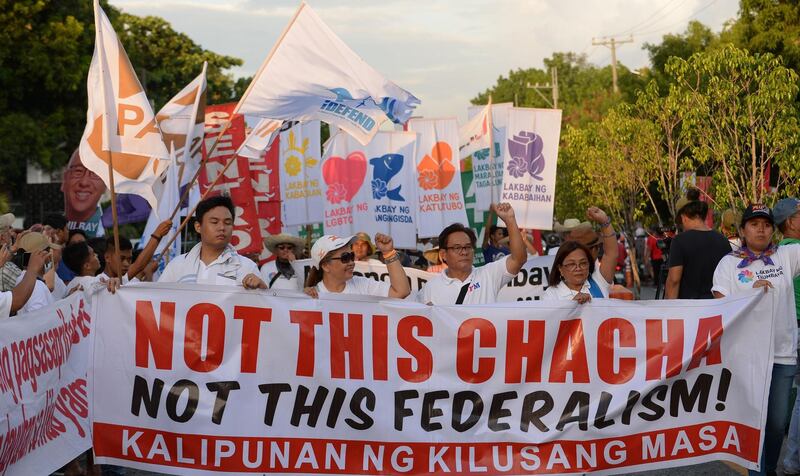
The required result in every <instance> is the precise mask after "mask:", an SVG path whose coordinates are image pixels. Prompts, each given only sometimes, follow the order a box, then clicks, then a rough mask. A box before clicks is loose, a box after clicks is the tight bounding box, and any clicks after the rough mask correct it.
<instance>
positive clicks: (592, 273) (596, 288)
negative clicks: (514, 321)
mask: <svg viewBox="0 0 800 476" xmlns="http://www.w3.org/2000/svg"><path fill="white" fill-rule="evenodd" d="M586 216H588V217H589V219H590V220H592V221H594V222H595V223H598V224H600V233H601V235H598V233H597V232H596V231H594V230H592V229H590V228H587V229H586V230H583V231H580V232H579V233H578V232H573V233H572V235H571V236H570V240H569V241H565V242H564V243H563V244H562V245H561V246H560V247H559V248H558V253H557V254H556V258H555V261H554V262H553V269H552V271H550V276H549V278H548V283H549V286H548V288H547V289H546V290H545V292H544V294H543V295H542V299H543V300H557V299H571V300H574V301H578V303H580V304H583V303H585V302H589V301H590V300H591V299H592V298H598V299H600V298H607V297H608V292H609V289H610V288H611V283H612V282H613V280H614V267H615V266H616V264H617V263H616V262H617V254H618V249H617V235H616V233H615V232H614V227H613V226H611V219H609V218H608V215H606V212H604V211H603V210H601V209H599V208H597V207H589V209H588V210H587V211H586ZM576 233H577V234H576ZM601 237H602V241H601ZM600 246H602V247H603V257H602V258H601V259H600V261H597V258H596V256H597V252H596V251H595V250H599V248H600Z"/></svg>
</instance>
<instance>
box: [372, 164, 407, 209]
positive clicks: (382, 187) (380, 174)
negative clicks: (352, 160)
mask: <svg viewBox="0 0 800 476" xmlns="http://www.w3.org/2000/svg"><path fill="white" fill-rule="evenodd" d="M369 163H370V165H372V167H373V170H372V197H373V198H374V199H375V200H380V199H382V198H383V197H388V198H389V200H395V201H398V202H404V201H405V200H406V199H405V198H403V196H402V195H400V189H401V188H403V186H402V183H397V180H396V178H397V177H398V174H399V173H400V171H401V170H403V156H402V155H400V154H384V155H382V156H380V157H374V158H372V159H369ZM395 184H396V186H395Z"/></svg>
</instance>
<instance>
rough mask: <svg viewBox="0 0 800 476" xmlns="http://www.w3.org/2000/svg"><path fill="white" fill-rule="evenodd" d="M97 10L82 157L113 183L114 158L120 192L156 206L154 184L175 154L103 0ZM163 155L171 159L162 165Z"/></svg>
mask: <svg viewBox="0 0 800 476" xmlns="http://www.w3.org/2000/svg"><path fill="white" fill-rule="evenodd" d="M94 12H95V47H94V55H93V56H92V62H91V65H90V66H89V77H88V78H87V89H88V93H89V108H88V110H87V112H86V129H84V131H83V137H82V138H81V143H80V156H81V162H82V163H83V165H84V166H85V167H86V168H87V169H89V170H91V171H92V172H94V173H95V174H97V175H98V176H100V177H101V178H102V179H103V182H105V184H106V186H109V187H110V177H109V175H108V162H109V160H110V159H111V160H113V167H114V169H113V170H114V182H115V190H116V192H117V193H134V194H137V195H141V196H142V197H144V198H145V199H146V200H147V201H148V202H150V205H151V206H156V199H155V197H154V196H153V191H152V189H151V186H152V184H153V183H154V181H155V180H156V178H157V177H158V175H159V174H160V173H161V171H162V170H163V169H164V167H165V166H166V159H168V158H169V154H168V153H167V149H166V147H165V146H164V141H163V140H162V138H161V133H160V132H159V129H158V126H157V125H156V118H155V115H154V114H153V110H152V108H151V107H150V103H149V102H148V101H147V97H146V96H145V94H144V90H143V89H142V86H141V84H139V80H138V79H137V77H136V73H135V72H134V71H133V68H132V67H131V63H130V61H129V60H128V56H127V55H126V54H125V50H124V49H123V48H122V44H121V43H120V42H119V39H118V38H117V35H116V33H115V32H114V28H113V27H112V26H111V22H109V21H108V18H107V17H106V15H105V13H103V10H101V9H100V5H99V3H98V0H95V1H94ZM159 159H165V163H163V164H159Z"/></svg>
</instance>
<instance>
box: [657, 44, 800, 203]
mask: <svg viewBox="0 0 800 476" xmlns="http://www.w3.org/2000/svg"><path fill="white" fill-rule="evenodd" d="M667 73H668V74H669V75H670V76H671V77H672V79H673V81H674V83H675V84H674V86H673V88H672V89H671V91H670V95H671V96H674V97H676V98H677V100H678V101H680V102H681V103H682V104H683V105H684V108H683V126H684V127H685V128H686V133H687V134H688V137H689V138H690V140H691V153H692V156H693V157H694V159H695V160H696V161H697V163H698V164H700V165H705V166H706V167H707V168H708V169H709V170H711V171H713V173H714V175H713V176H714V190H715V192H716V193H715V200H716V201H717V205H718V207H719V208H720V209H722V208H727V207H731V206H733V207H743V206H745V205H746V204H748V203H753V202H763V201H771V200H772V199H773V198H774V196H773V195H772V194H771V193H770V187H769V183H767V181H766V172H767V171H768V170H769V168H770V167H771V166H772V165H777V166H778V168H779V174H778V175H779V176H778V177H777V190H778V191H779V192H781V193H784V192H785V193H788V194H795V193H796V192H797V189H798V179H800V161H798V135H800V125H799V124H798V119H797V106H796V103H795V102H794V99H795V98H796V97H797V93H798V86H797V79H798V77H797V74H796V73H795V72H794V71H793V70H791V69H789V68H786V67H785V66H783V64H782V62H781V60H780V58H776V57H775V56H773V55H771V54H763V55H761V54H757V55H752V54H750V53H748V52H747V51H745V50H741V49H738V48H736V47H734V46H732V45H727V46H724V47H722V48H719V49H716V50H711V51H708V52H705V53H697V54H694V55H692V57H691V58H689V59H688V60H684V59H681V58H672V59H671V60H670V61H669V63H668V64H667Z"/></svg>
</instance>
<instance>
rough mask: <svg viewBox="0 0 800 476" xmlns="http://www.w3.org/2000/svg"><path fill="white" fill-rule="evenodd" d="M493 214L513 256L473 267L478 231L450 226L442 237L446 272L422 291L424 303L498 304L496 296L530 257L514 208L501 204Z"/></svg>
mask: <svg viewBox="0 0 800 476" xmlns="http://www.w3.org/2000/svg"><path fill="white" fill-rule="evenodd" d="M494 211H495V214H496V215H497V218H499V219H501V220H503V222H504V223H505V225H506V228H507V229H508V236H509V246H508V247H509V249H510V251H511V254H509V255H508V256H504V257H503V258H501V259H499V260H497V261H494V262H492V263H489V264H487V265H485V266H481V267H480V268H474V267H473V266H472V260H473V257H474V256H473V255H474V254H475V243H476V240H477V238H476V236H475V232H474V231H473V230H472V229H470V228H467V227H465V226H464V225H462V224H461V223H454V224H452V225H450V226H448V227H447V228H445V229H444V230H442V233H441V234H440V235H439V258H440V259H441V260H442V261H443V262H445V263H447V269H446V270H444V271H442V272H441V273H440V274H438V275H437V276H435V277H434V278H433V279H431V280H430V281H428V282H427V283H426V284H425V286H424V287H423V288H422V291H421V292H420V294H421V301H422V302H424V303H429V304H490V303H493V302H496V301H497V293H499V292H500V289H502V288H503V286H505V285H506V284H508V283H509V282H510V281H511V280H512V279H513V278H514V276H516V275H517V273H519V270H520V269H522V266H523V265H524V264H525V261H526V260H527V258H528V254H527V253H526V251H525V243H524V242H523V241H522V233H521V232H520V229H519V226H518V225H517V219H516V217H515V216H514V209H513V208H512V207H511V205H510V204H508V203H501V204H499V205H496V206H494Z"/></svg>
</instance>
